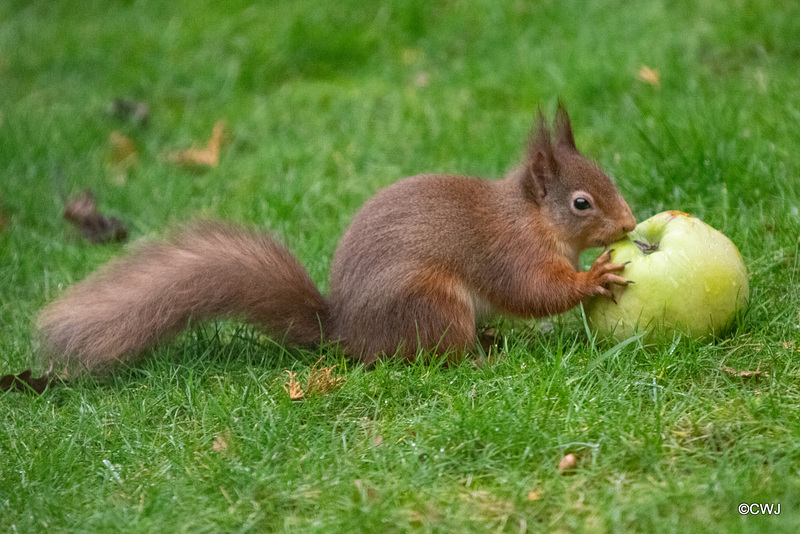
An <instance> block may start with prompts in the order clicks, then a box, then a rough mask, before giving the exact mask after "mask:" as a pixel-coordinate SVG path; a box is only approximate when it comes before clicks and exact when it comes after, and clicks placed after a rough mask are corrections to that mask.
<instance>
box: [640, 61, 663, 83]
mask: <svg viewBox="0 0 800 534" xmlns="http://www.w3.org/2000/svg"><path fill="white" fill-rule="evenodd" d="M636 77H637V78H638V79H640V80H641V81H643V82H645V83H649V84H650V85H652V86H654V87H658V86H659V85H660V81H659V72H658V69H651V68H650V67H648V66H647V65H642V67H641V68H640V69H639V72H638V73H637V74H636Z"/></svg>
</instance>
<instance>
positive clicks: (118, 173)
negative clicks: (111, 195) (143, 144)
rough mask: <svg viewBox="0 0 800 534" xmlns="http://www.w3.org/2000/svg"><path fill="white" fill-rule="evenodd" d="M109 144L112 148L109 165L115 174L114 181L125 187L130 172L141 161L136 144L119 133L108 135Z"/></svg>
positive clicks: (114, 132)
mask: <svg viewBox="0 0 800 534" xmlns="http://www.w3.org/2000/svg"><path fill="white" fill-rule="evenodd" d="M108 142H109V145H110V146H111V150H110V154H109V163H110V164H111V170H112V172H113V173H114V181H115V182H116V183H118V184H119V185H123V184H124V183H125V182H126V181H127V180H128V171H129V170H130V169H131V168H132V167H133V166H134V165H136V162H137V161H138V160H139V153H138V151H137V150H136V144H135V143H134V142H133V140H131V138H130V137H126V136H124V135H122V134H121V133H120V132H117V131H113V132H111V133H110V134H108Z"/></svg>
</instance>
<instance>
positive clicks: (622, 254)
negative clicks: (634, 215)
mask: <svg viewBox="0 0 800 534" xmlns="http://www.w3.org/2000/svg"><path fill="white" fill-rule="evenodd" d="M609 248H611V249H613V253H612V254H611V261H612V262H613V263H626V262H630V263H628V264H627V265H626V266H625V270H624V271H623V272H622V276H623V277H624V278H626V279H628V280H631V281H632V282H634V283H633V284H630V285H628V286H627V287H622V286H617V287H614V288H613V292H614V298H615V301H616V302H615V301H612V300H610V299H608V298H605V297H600V296H598V297H594V298H592V299H591V300H590V301H589V302H588V303H587V308H586V312H587V314H586V315H587V318H588V321H589V326H590V328H591V329H592V330H593V331H595V332H597V333H598V335H599V336H600V337H604V338H610V339H613V340H616V341H622V340H623V339H627V338H629V337H631V336H633V335H634V334H636V333H637V332H639V333H645V339H646V340H647V341H656V340H664V339H666V340H672V339H673V338H675V337H676V336H677V335H678V334H680V335H685V336H689V337H692V338H697V339H702V338H707V337H711V336H721V335H723V334H724V333H725V332H726V331H727V330H728V329H729V328H730V326H731V324H732V322H733V319H734V317H735V316H736V313H737V312H738V311H739V310H741V309H742V308H744V306H745V305H746V304H747V299H748V298H749V295H750V291H749V287H748V284H747V270H746V269H745V266H744V263H743V262H742V256H741V254H739V250H738V249H737V248H736V245H734V244H733V243H732V242H731V240H730V239H728V238H727V237H725V235H723V234H722V232H719V231H718V230H715V229H714V228H712V227H711V226H709V225H707V224H706V223H704V222H703V221H701V220H700V219H697V218H695V217H692V216H691V215H687V214H686V213H683V212H680V211H665V212H663V213H659V214H658V215H654V216H653V217H650V218H649V219H647V220H646V221H644V222H641V223H639V224H638V225H637V226H636V228H635V229H634V230H633V231H632V232H630V233H629V234H628V235H627V236H626V237H625V238H624V239H622V240H621V241H618V242H616V243H614V244H613V245H610V247H609Z"/></svg>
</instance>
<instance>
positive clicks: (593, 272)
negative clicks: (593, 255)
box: [585, 250, 633, 300]
mask: <svg viewBox="0 0 800 534" xmlns="http://www.w3.org/2000/svg"><path fill="white" fill-rule="evenodd" d="M612 252H613V250H606V251H605V252H603V253H602V254H601V255H600V257H598V258H597V259H596V260H595V261H594V263H593V264H592V268H591V269H589V270H588V271H585V274H586V283H587V293H588V295H589V296H593V295H603V296H604V297H606V298H609V299H611V300H614V293H613V292H612V291H611V286H612V284H615V285H618V286H623V287H627V285H628V284H632V283H633V281H631V280H627V279H625V278H623V277H621V276H619V275H618V274H615V273H619V272H622V270H623V269H625V266H626V265H627V264H628V263H611V253H612Z"/></svg>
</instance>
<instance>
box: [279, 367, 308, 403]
mask: <svg viewBox="0 0 800 534" xmlns="http://www.w3.org/2000/svg"><path fill="white" fill-rule="evenodd" d="M284 372H285V373H288V374H289V382H288V383H287V384H284V385H283V389H285V390H286V393H288V394H289V398H290V399H292V400H301V399H303V398H305V396H306V392H305V391H303V389H302V388H301V387H300V382H298V381H297V379H296V378H295V377H296V376H297V373H293V372H292V371H284Z"/></svg>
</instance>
